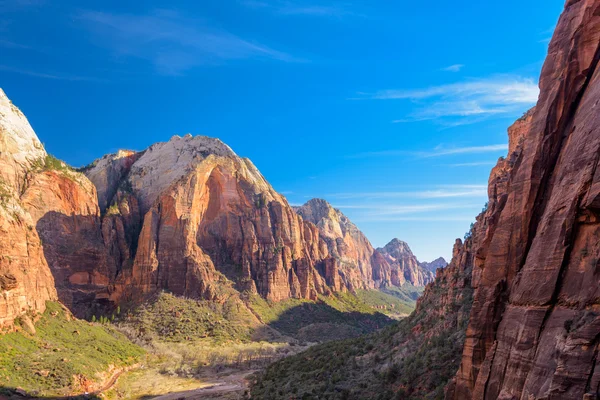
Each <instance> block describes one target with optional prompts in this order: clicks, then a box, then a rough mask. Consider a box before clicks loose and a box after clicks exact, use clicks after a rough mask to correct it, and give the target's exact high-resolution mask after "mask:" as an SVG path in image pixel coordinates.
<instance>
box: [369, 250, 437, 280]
mask: <svg viewBox="0 0 600 400" xmlns="http://www.w3.org/2000/svg"><path fill="white" fill-rule="evenodd" d="M377 252H378V253H379V254H381V255H382V256H383V258H384V259H385V260H386V261H387V263H388V264H389V266H390V267H389V270H390V281H391V283H392V285H394V286H402V285H403V284H404V283H405V282H408V283H410V284H412V285H414V286H425V285H427V284H428V283H429V282H431V281H433V278H434V275H433V273H432V272H431V271H428V270H426V269H425V268H423V267H422V266H421V265H420V263H419V260H417V257H415V255H414V254H413V252H412V250H411V249H410V247H409V246H408V244H407V243H406V242H403V241H401V240H398V239H393V240H392V241H390V242H389V243H388V244H386V245H385V246H384V247H382V248H378V249H377Z"/></svg>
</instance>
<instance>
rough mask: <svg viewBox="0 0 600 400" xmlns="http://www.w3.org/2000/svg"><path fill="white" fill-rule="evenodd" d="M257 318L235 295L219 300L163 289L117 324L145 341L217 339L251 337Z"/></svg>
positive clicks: (224, 340) (221, 341)
mask: <svg viewBox="0 0 600 400" xmlns="http://www.w3.org/2000/svg"><path fill="white" fill-rule="evenodd" d="M257 325H258V321H256V318H255V317H254V316H253V315H252V313H251V312H250V311H249V310H248V309H247V308H246V307H245V305H244V304H243V303H242V302H241V301H240V300H238V299H236V298H235V297H232V298H230V299H229V300H227V301H225V302H223V303H218V302H215V301H208V300H193V299H186V298H182V297H177V296H174V295H172V294H169V293H160V294H158V295H157V296H156V297H154V298H152V299H150V300H149V301H147V302H145V303H144V304H143V305H141V306H139V307H136V308H134V309H131V310H129V311H127V312H126V313H125V315H124V316H123V317H122V318H119V319H118V322H117V326H118V327H119V328H120V329H122V330H123V331H124V332H126V333H127V334H128V336H129V337H131V338H133V339H135V340H140V341H141V342H142V343H150V342H152V341H167V342H184V341H193V340H197V339H205V338H211V339H212V340H213V341H215V342H218V343H223V342H228V341H249V340H251V334H252V331H253V329H254V328H255V327H256V326H257Z"/></svg>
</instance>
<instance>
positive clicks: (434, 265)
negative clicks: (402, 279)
mask: <svg viewBox="0 0 600 400" xmlns="http://www.w3.org/2000/svg"><path fill="white" fill-rule="evenodd" d="M419 265H420V266H421V268H424V269H426V270H427V271H429V272H432V273H434V274H435V272H436V271H437V270H438V269H440V268H446V266H447V265H448V261H446V260H445V259H444V257H439V258H436V259H435V260H433V261H431V262H426V261H423V262H420V263H419Z"/></svg>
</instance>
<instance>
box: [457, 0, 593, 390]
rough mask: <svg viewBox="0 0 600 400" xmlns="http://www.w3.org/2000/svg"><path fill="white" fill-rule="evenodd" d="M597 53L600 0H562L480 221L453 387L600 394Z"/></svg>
mask: <svg viewBox="0 0 600 400" xmlns="http://www.w3.org/2000/svg"><path fill="white" fill-rule="evenodd" d="M599 58H600V1H598V0H569V1H567V2H566V5H565V11H564V13H563V15H562V16H561V18H560V20H559V23H558V26H557V29H556V31H555V34H554V37H553V39H552V42H551V44H550V47H549V54H548V58H547V60H546V62H545V64H544V67H543V70H542V75H541V78H540V97H539V101H538V104H537V106H536V108H535V110H533V111H532V112H531V113H530V114H529V115H527V116H526V118H524V119H522V120H521V121H518V122H517V125H515V126H514V127H513V128H512V129H511V130H510V131H509V133H511V136H510V139H511V145H510V149H511V150H512V152H511V154H510V155H509V156H508V157H507V159H505V160H504V159H502V160H500V161H499V163H498V166H497V167H496V168H494V170H493V171H492V175H491V177H490V204H489V208H488V211H487V212H486V214H485V216H484V219H485V223H484V224H480V226H479V227H478V229H477V230H476V231H475V232H473V236H474V237H475V238H476V239H477V240H476V242H477V247H476V248H477V249H476V256H475V259H474V265H475V266H474V272H473V285H474V287H475V294H474V303H473V308H472V311H471V316H470V322H469V327H468V330H467V339H466V342H465V346H464V351H463V356H462V362H461V366H460V369H459V371H458V373H457V375H456V378H455V380H454V381H453V382H452V384H451V385H450V386H449V388H448V392H447V398H450V399H528V400H529V399H566V400H569V399H573V400H575V399H577V400H579V399H582V398H597V397H598V395H599V394H600V368H598V351H599V341H600V301H599V299H600V269H599V265H600V264H599V263H598V259H599V258H600V222H599V218H600V200H599V199H600V173H599V172H598V171H599V169H598V165H599V157H600V156H599V155H600V120H599V118H598V112H597V110H596V108H597V103H598V101H599V99H600V70H599V69H598V60H599ZM517 138H518V139H517Z"/></svg>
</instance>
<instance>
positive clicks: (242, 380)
mask: <svg viewBox="0 0 600 400" xmlns="http://www.w3.org/2000/svg"><path fill="white" fill-rule="evenodd" d="M254 372H255V371H246V372H243V373H238V374H232V375H227V376H223V377H221V378H217V382H215V383H214V384H213V385H211V386H208V387H203V388H200V389H195V390H188V391H185V392H176V393H169V394H165V395H161V396H157V397H153V400H180V399H190V400H193V399H205V398H206V396H208V395H215V394H218V395H222V394H227V393H233V392H239V391H242V390H245V389H247V387H248V382H247V381H246V378H247V377H248V376H249V375H251V374H252V373H254ZM219 380H220V381H219Z"/></svg>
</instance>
